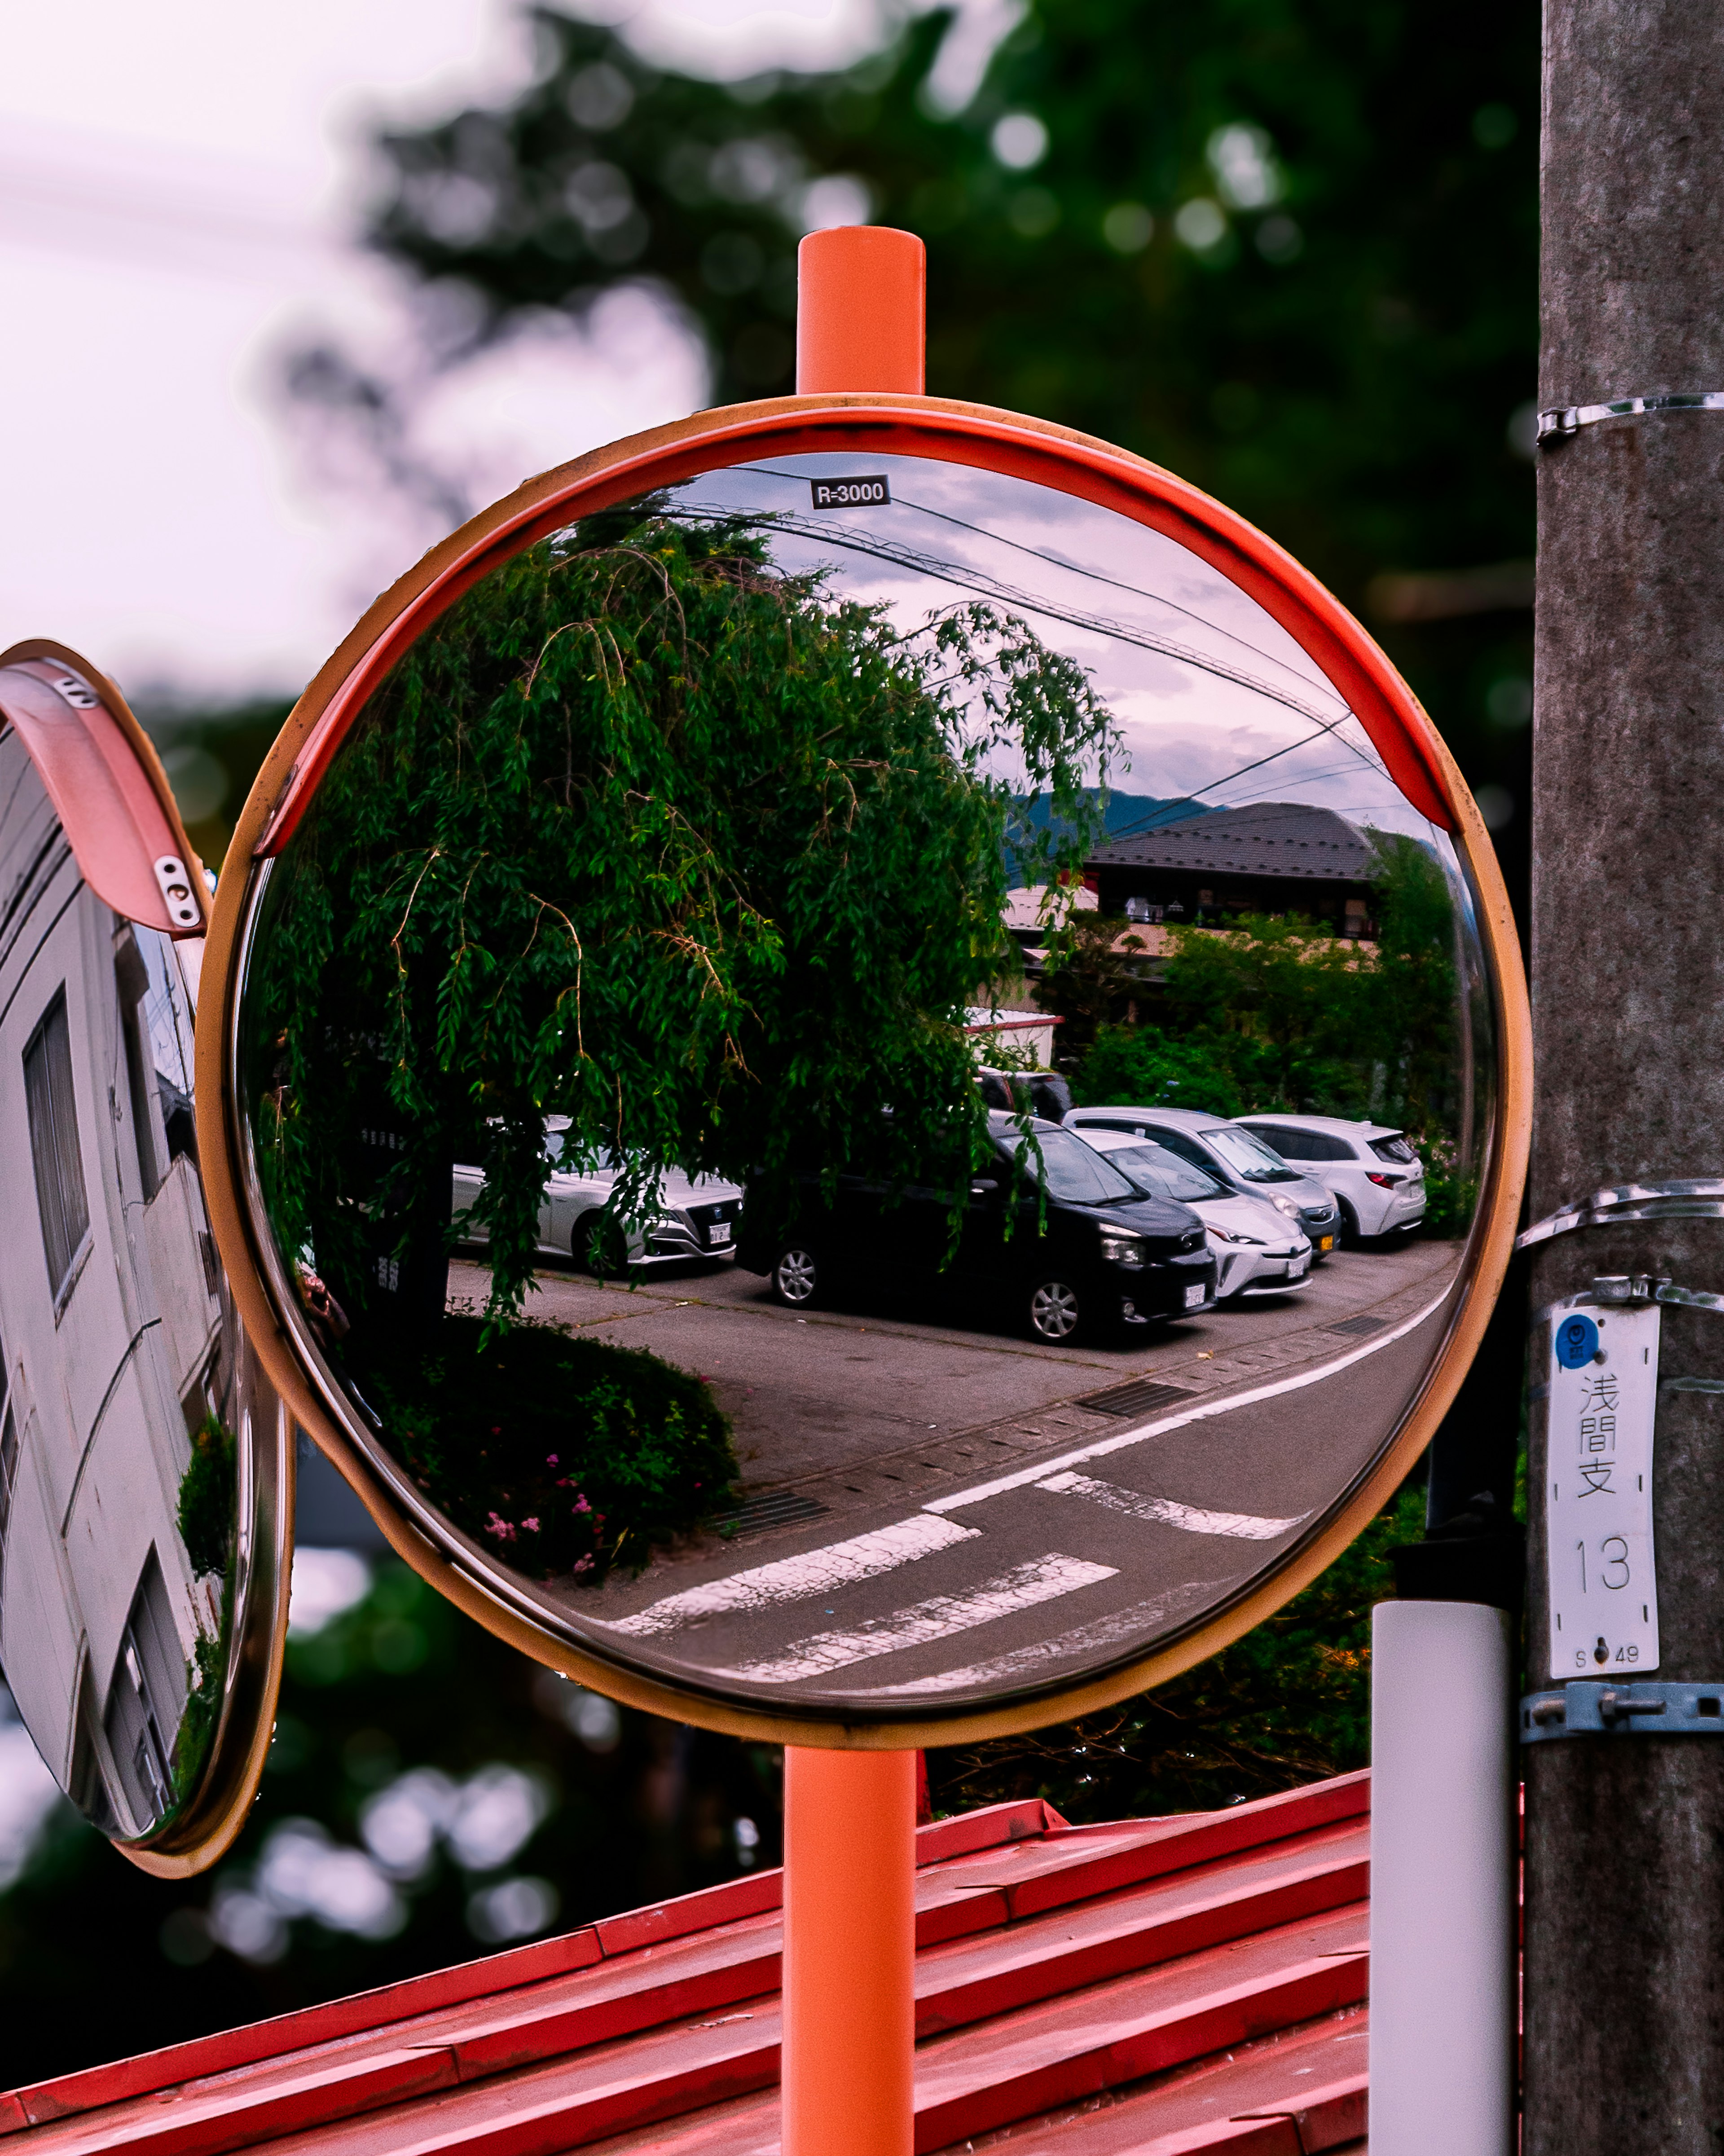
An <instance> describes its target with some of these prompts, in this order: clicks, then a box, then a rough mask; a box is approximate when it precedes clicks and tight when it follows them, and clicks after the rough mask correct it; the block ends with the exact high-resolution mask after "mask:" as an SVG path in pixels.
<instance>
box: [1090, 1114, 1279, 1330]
mask: <svg viewBox="0 0 1724 2156" xmlns="http://www.w3.org/2000/svg"><path fill="white" fill-rule="evenodd" d="M1078 1136H1079V1137H1080V1138H1082V1139H1083V1141H1084V1142H1085V1144H1086V1145H1090V1146H1093V1147H1095V1150H1096V1152H1099V1153H1105V1154H1106V1156H1107V1162H1108V1165H1109V1166H1110V1167H1111V1168H1117V1169H1118V1170H1119V1172H1120V1173H1121V1175H1123V1176H1124V1177H1125V1178H1126V1180H1127V1181H1128V1182H1131V1183H1136V1184H1137V1188H1139V1189H1140V1190H1142V1191H1144V1192H1147V1193H1148V1195H1149V1196H1150V1197H1152V1198H1172V1199H1177V1200H1178V1203H1179V1204H1182V1205H1188V1206H1190V1208H1191V1209H1192V1211H1193V1213H1195V1214H1197V1215H1198V1218H1199V1219H1201V1220H1202V1222H1203V1225H1204V1227H1205V1228H1207V1229H1208V1231H1209V1247H1210V1249H1211V1250H1213V1252H1214V1253H1215V1299H1216V1301H1218V1302H1226V1301H1229V1299H1230V1298H1231V1297H1233V1296H1236V1295H1285V1294H1286V1292H1287V1291H1288V1290H1289V1289H1290V1288H1301V1287H1303V1286H1305V1284H1306V1281H1308V1280H1309V1279H1310V1278H1311V1244H1310V1242H1309V1241H1308V1240H1307V1239H1306V1237H1305V1235H1302V1234H1301V1232H1300V1230H1299V1229H1297V1228H1296V1227H1295V1226H1293V1225H1292V1224H1291V1223H1290V1221H1288V1220H1287V1219H1285V1216H1284V1215H1283V1214H1280V1213H1278V1212H1277V1211H1276V1209H1275V1207H1274V1206H1273V1205H1271V1204H1269V1202H1268V1201H1267V1199H1262V1198H1247V1197H1245V1196H1244V1195H1243V1194H1242V1193H1239V1192H1237V1191H1234V1190H1230V1189H1229V1188H1228V1186H1227V1185H1226V1183H1223V1182H1222V1181H1221V1179H1220V1178H1219V1176H1213V1175H1211V1174H1210V1173H1209V1172H1208V1169H1207V1168H1197V1167H1194V1166H1193V1164H1192V1163H1191V1162H1189V1161H1185V1160H1181V1159H1180V1158H1179V1156H1178V1154H1177V1153H1172V1152H1168V1150H1167V1147H1165V1146H1161V1145H1157V1144H1156V1143H1155V1142H1154V1141H1153V1140H1152V1139H1149V1138H1140V1137H1137V1136H1135V1135H1134V1134H1133V1133H1131V1132H1127V1131H1108V1130H1102V1129H1101V1128H1100V1127H1096V1126H1094V1125H1091V1126H1089V1127H1085V1128H1082V1129H1080V1131H1079V1132H1078Z"/></svg>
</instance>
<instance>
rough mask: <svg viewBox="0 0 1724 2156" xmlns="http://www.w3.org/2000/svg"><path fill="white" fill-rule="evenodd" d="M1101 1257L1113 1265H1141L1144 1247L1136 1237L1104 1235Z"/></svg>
mask: <svg viewBox="0 0 1724 2156" xmlns="http://www.w3.org/2000/svg"><path fill="white" fill-rule="evenodd" d="M1101 1255H1102V1257H1103V1258H1104V1259H1105V1260H1106V1262H1107V1263H1108V1264H1109V1265H1142V1263H1143V1245H1142V1243H1140V1242H1139V1241H1138V1240H1137V1237H1136V1236H1135V1235H1104V1236H1103V1237H1102V1238H1101Z"/></svg>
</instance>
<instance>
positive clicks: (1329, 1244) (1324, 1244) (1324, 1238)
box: [1317, 1235, 1335, 1250]
mask: <svg viewBox="0 0 1724 2156" xmlns="http://www.w3.org/2000/svg"><path fill="white" fill-rule="evenodd" d="M1334 1247H1335V1238H1334V1237H1333V1236H1332V1235H1320V1236H1319V1237H1318V1238H1317V1248H1318V1249H1319V1250H1333V1249H1334Z"/></svg>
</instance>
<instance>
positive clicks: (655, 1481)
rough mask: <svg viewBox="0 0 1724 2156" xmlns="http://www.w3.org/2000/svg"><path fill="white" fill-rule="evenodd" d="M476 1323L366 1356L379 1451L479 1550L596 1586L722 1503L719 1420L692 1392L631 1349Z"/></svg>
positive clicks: (705, 1396)
mask: <svg viewBox="0 0 1724 2156" xmlns="http://www.w3.org/2000/svg"><path fill="white" fill-rule="evenodd" d="M359 1377H360V1383H361V1384H362V1386H364V1387H365V1388H366V1390H367V1393H368V1394H371V1395H372V1397H373V1399H374V1404H375V1405H376V1406H377V1409H378V1410H379V1411H380V1413H381V1414H382V1417H383V1421H384V1425H385V1430H386V1435H387V1442H388V1443H389V1444H390V1445H391V1446H392V1447H393V1450H394V1451H395V1453H396V1455H397V1456H398V1458H399V1459H400V1460H401V1461H402V1462H403V1465H404V1466H406V1468H407V1469H408V1472H409V1473H410V1474H411V1475H412V1476H413V1480H414V1481H416V1482H417V1483H418V1486H419V1487H420V1488H421V1489H422V1490H423V1491H425V1493H426V1495H427V1496H428V1497H429V1498H430V1499H431V1501H432V1502H433V1503H434V1504H435V1505H436V1506H437V1507H439V1509H440V1510H441V1511H442V1512H444V1514H445V1515H446V1516H447V1517H449V1519H450V1520H452V1521H453V1522H454V1524H455V1525H456V1526H457V1527H459V1528H461V1529H462V1530H463V1531H464V1532H465V1533H467V1534H469V1535H471V1536H472V1537H473V1538H474V1540H475V1542H478V1543H482V1544H484V1545H485V1547H486V1548H490V1549H492V1550H494V1551H495V1552H496V1553H497V1554H498V1555H499V1556H500V1557H501V1558H503V1559H504V1560H505V1562H506V1563H509V1564H510V1565H511V1566H512V1567H513V1568H515V1569H516V1570H517V1571H519V1572H523V1573H526V1574H528V1575H529V1576H530V1577H531V1578H538V1579H548V1578H557V1577H559V1576H566V1577H572V1578H582V1579H588V1580H597V1579H600V1578H603V1576H604V1574H605V1573H607V1572H608V1570H609V1569H610V1568H611V1567H612V1566H613V1564H615V1563H617V1562H618V1560H619V1559H621V1560H622V1561H623V1562H624V1563H629V1562H634V1563H644V1561H645V1559H646V1556H647V1553H648V1551H649V1548H651V1547H652V1546H653V1545H654V1543H664V1542H667V1541H669V1540H670V1539H671V1538H673V1537H675V1536H677V1535H679V1534H682V1533H685V1532H688V1531H689V1530H690V1529H691V1528H694V1527H698V1526H699V1525H700V1522H702V1521H703V1520H705V1519H706V1518H708V1517H710V1516H711V1514H712V1513H714V1512H719V1511H721V1510H722V1509H723V1508H724V1507H725V1506H726V1504H727V1503H729V1502H730V1501H731V1499H732V1497H733V1494H734V1493H733V1489H732V1485H733V1483H734V1481H735V1477H736V1455H735V1453H734V1451H733V1450H732V1449H731V1426H730V1420H729V1418H728V1417H727V1416H726V1414H724V1413H723V1411H722V1410H721V1409H720V1407H719V1405H718V1404H717V1402H716V1400H715V1399H713V1397H712V1394H711V1391H710V1390H709V1389H708V1388H707V1387H706V1384H705V1383H703V1382H702V1380H701V1379H700V1378H696V1377H691V1376H690V1374H689V1373H688V1372H686V1371H685V1370H678V1369H675V1368H673V1367H672V1366H671V1365H670V1363H664V1362H661V1361H660V1360H659V1358H658V1357H657V1356H656V1355H648V1354H644V1353H640V1352H639V1351H638V1350H636V1349H634V1348H629V1347H612V1346H610V1345H609V1344H608V1342H603V1341H599V1340H590V1339H587V1338H585V1337H582V1336H580V1335H578V1334H577V1335H570V1334H568V1333H567V1332H562V1331H560V1330H558V1329H557V1328H556V1327H552V1326H548V1325H537V1324H524V1325H518V1326H516V1327H511V1329H510V1330H509V1331H508V1332H505V1333H503V1334H501V1335H500V1336H496V1335H495V1334H494V1335H493V1337H491V1338H490V1340H489V1341H487V1340H486V1339H485V1325H484V1322H482V1321H481V1320H480V1319H479V1318H477V1317H464V1316H460V1315H452V1316H450V1317H447V1318H445V1319H444V1322H443V1324H442V1325H441V1326H440V1327H439V1329H438V1331H437V1332H436V1333H435V1334H434V1336H433V1337H432V1339H431V1341H430V1342H429V1343H428V1344H425V1343H421V1344H418V1345H414V1346H402V1347H397V1348H395V1349H393V1350H387V1349H386V1350H384V1351H382V1352H380V1353H379V1352H375V1351H374V1353H373V1355H372V1359H371V1362H370V1364H369V1367H368V1368H366V1369H364V1370H362V1372H361V1373H359Z"/></svg>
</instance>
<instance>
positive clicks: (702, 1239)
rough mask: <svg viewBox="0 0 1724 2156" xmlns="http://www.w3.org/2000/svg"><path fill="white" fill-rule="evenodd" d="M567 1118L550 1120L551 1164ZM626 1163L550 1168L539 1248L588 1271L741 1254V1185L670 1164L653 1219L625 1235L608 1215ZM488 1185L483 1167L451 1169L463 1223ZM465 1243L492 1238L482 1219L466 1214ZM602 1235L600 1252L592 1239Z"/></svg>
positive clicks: (462, 1231) (547, 1134) (456, 1209)
mask: <svg viewBox="0 0 1724 2156" xmlns="http://www.w3.org/2000/svg"><path fill="white" fill-rule="evenodd" d="M567 1128H568V1117H567V1116H546V1119H545V1150H546V1152H547V1153H548V1154H549V1155H550V1157H551V1158H552V1161H553V1162H555V1161H557V1160H558V1159H559V1158H560V1157H561V1153H562V1133H563V1132H565V1131H566V1130H567ZM621 1173H622V1170H621V1168H619V1167H618V1165H617V1164H616V1163H614V1162H613V1161H608V1162H607V1163H604V1164H603V1165H602V1166H599V1167H597V1168H587V1169H582V1170H580V1171H577V1172H568V1171H565V1170H563V1169H562V1168H552V1174H551V1179H550V1181H549V1183H547V1184H546V1188H545V1195H544V1197H543V1198H542V1199H541V1200H540V1202H539V1248H540V1249H541V1250H544V1251H546V1252H549V1253H554V1254H555V1255H557V1256H558V1257H563V1258H572V1259H573V1260H574V1261H575V1263H576V1264H577V1265H580V1266H581V1267H582V1268H583V1269H584V1270H590V1269H592V1268H593V1265H594V1260H595V1255H596V1258H597V1269H598V1270H599V1271H601V1272H606V1273H620V1272H622V1271H623V1270H625V1268H627V1267H628V1266H630V1265H668V1264H670V1262H671V1261H672V1260H675V1259H678V1258H731V1257H734V1256H735V1255H736V1227H737V1223H738V1221H739V1220H740V1219H741V1213H742V1191H741V1186H740V1185H739V1184H737V1183H723V1182H721V1181H720V1180H719V1179H718V1178H717V1177H716V1176H711V1175H702V1176H696V1177H694V1178H690V1177H689V1176H686V1175H685V1174H684V1173H683V1172H682V1170H681V1169H680V1168H666V1169H665V1171H664V1178H663V1180H662V1181H661V1182H660V1183H659V1210H658V1211H657V1213H656V1214H654V1216H653V1218H652V1219H649V1220H638V1221H634V1222H631V1223H630V1224H629V1229H628V1230H627V1232H626V1234H625V1233H624V1231H623V1226H622V1224H621V1223H620V1222H619V1221H617V1220H615V1219H608V1218H607V1217H606V1214H605V1207H606V1206H607V1205H608V1204H609V1203H610V1199H611V1193H612V1191H613V1189H614V1188H615V1187H616V1183H617V1180H618V1176H619V1175H620V1174H621ZM484 1188H485V1175H484V1172H483V1171H482V1170H481V1169H480V1168H469V1167H464V1166H458V1167H457V1168H456V1169H455V1174H454V1214H455V1218H456V1219H457V1221H458V1222H459V1221H460V1220H461V1216H462V1214H466V1213H469V1212H470V1210H471V1208H472V1206H473V1204H474V1201H475V1199H477V1198H478V1196H479V1193H480V1191H481V1190H482V1189H484ZM460 1235H461V1238H462V1240H464V1241H465V1242H472V1243H484V1242H486V1241H488V1240H490V1238H489V1235H488V1234H487V1231H486V1229H485V1224H484V1222H483V1221H481V1220H473V1219H468V1220H466V1221H465V1222H463V1223H462V1224H461V1226H460ZM595 1236H596V1237H597V1238H598V1247H597V1250H596V1252H595V1250H594V1238H595Z"/></svg>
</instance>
